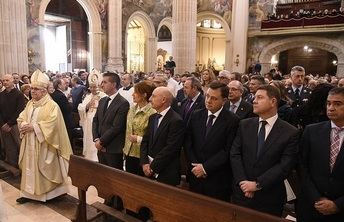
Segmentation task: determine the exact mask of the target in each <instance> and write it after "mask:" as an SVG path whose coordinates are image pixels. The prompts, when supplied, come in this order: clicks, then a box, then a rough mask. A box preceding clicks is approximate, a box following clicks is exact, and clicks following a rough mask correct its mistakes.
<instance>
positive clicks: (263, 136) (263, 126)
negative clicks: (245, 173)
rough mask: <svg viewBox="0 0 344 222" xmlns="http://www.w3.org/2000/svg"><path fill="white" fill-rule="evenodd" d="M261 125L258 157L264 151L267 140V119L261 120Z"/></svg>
mask: <svg viewBox="0 0 344 222" xmlns="http://www.w3.org/2000/svg"><path fill="white" fill-rule="evenodd" d="M260 123H261V127H260V130H259V132H258V143H257V158H259V156H260V154H261V153H260V152H261V151H262V148H263V146H264V142H265V125H266V124H267V123H268V122H266V121H265V120H262V121H260Z"/></svg>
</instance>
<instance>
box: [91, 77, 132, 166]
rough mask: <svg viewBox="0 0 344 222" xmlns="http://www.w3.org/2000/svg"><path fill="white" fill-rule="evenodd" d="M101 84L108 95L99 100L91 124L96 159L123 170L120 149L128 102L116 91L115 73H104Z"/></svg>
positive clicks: (123, 139)
mask: <svg viewBox="0 0 344 222" xmlns="http://www.w3.org/2000/svg"><path fill="white" fill-rule="evenodd" d="M101 86H102V88H103V90H104V93H106V94H107V95H108V96H107V97H103V98H102V99H101V100H100V101H99V105H98V108H97V111H96V113H95V115H94V118H93V124H92V133H93V139H94V142H95V146H96V148H97V149H98V159H99V162H100V163H102V164H105V165H107V166H110V167H114V168H117V169H119V170H123V151H122V150H123V146H124V141H125V130H126V121H127V114H128V110H129V103H128V101H127V100H126V99H125V98H123V97H122V96H121V95H120V94H119V93H118V87H119V86H120V78H119V76H118V75H117V74H115V73H111V72H107V73H104V74H103V82H102V84H101Z"/></svg>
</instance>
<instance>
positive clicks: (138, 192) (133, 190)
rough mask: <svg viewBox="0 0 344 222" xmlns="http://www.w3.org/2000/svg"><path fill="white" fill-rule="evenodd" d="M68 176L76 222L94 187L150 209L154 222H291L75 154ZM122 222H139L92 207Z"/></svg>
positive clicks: (81, 218)
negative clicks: (75, 192)
mask: <svg viewBox="0 0 344 222" xmlns="http://www.w3.org/2000/svg"><path fill="white" fill-rule="evenodd" d="M69 164H70V165H69V173H68V174H69V176H70V177H71V179H72V184H73V185H74V186H76V187H78V193H79V201H80V203H79V205H78V210H77V215H76V218H75V220H73V221H75V222H85V221H87V218H86V191H87V189H88V187H89V186H91V185H93V186H95V188H96V189H97V190H98V196H99V197H102V198H104V199H108V198H111V197H112V196H114V195H116V196H119V197H121V199H122V201H123V205H124V208H125V209H129V210H131V211H133V212H138V211H139V210H140V209H141V208H142V207H146V208H149V209H150V211H151V212H152V215H153V221H162V222H169V221H182V222H187V221H197V222H216V221H219V222H232V221H235V222H283V221H284V222H287V221H288V220H285V219H282V218H278V217H274V216H271V215H268V214H264V213H260V212H257V211H254V210H251V209H247V208H243V207H240V206H236V205H233V204H230V203H226V202H223V201H219V200H216V199H212V198H209V197H206V196H203V195H199V194H195V193H192V192H189V191H185V190H181V189H178V188H176V187H172V186H168V185H165V184H161V183H158V182H155V181H152V180H149V179H147V178H144V177H140V176H136V175H132V174H129V173H126V172H123V171H120V170H116V169H114V168H110V167H107V166H104V165H101V164H99V163H95V162H92V161H89V160H86V159H84V158H82V157H78V156H75V155H72V156H71V158H70V162H69ZM93 206H94V207H96V208H97V209H100V210H102V211H104V212H105V213H107V214H110V215H113V216H115V217H117V218H118V219H119V220H121V221H133V222H136V221H139V220H137V219H135V218H133V217H131V216H129V215H126V214H124V213H122V212H120V211H117V210H115V209H113V208H110V207H107V206H105V205H104V204H102V203H99V202H97V203H95V204H94V205H93Z"/></svg>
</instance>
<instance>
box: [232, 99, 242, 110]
mask: <svg viewBox="0 0 344 222" xmlns="http://www.w3.org/2000/svg"><path fill="white" fill-rule="evenodd" d="M241 100H242V99H241V97H240V99H239V101H238V102H236V103H232V102H231V101H229V104H230V105H231V106H232V105H235V108H238V107H239V106H240V103H241Z"/></svg>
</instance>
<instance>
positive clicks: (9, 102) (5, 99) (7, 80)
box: [0, 74, 25, 167]
mask: <svg viewBox="0 0 344 222" xmlns="http://www.w3.org/2000/svg"><path fill="white" fill-rule="evenodd" d="M2 81H3V84H4V87H5V90H4V91H2V92H1V93H0V131H1V132H0V136H1V142H2V145H3V149H4V151H5V157H6V159H5V161H6V162H7V163H9V164H10V165H12V166H13V167H18V157H19V150H20V134H19V129H18V125H17V118H18V116H19V114H20V113H21V112H22V111H23V109H24V108H25V98H24V95H23V93H21V92H20V91H19V90H18V89H16V88H15V87H14V77H13V76H12V75H11V74H5V75H4V76H3V79H2Z"/></svg>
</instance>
